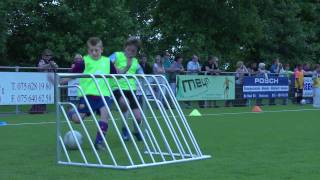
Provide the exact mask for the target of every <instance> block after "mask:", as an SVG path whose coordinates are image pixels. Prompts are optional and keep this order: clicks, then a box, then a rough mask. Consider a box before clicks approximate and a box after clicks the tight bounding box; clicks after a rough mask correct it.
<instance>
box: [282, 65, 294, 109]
mask: <svg viewBox="0 0 320 180" xmlns="http://www.w3.org/2000/svg"><path fill="white" fill-rule="evenodd" d="M292 74H293V72H292V71H290V64H285V66H284V68H282V69H281V70H280V74H279V76H280V77H287V78H288V81H289V87H290V86H291V77H292ZM289 93H290V91H289ZM288 101H289V99H288V98H284V99H283V102H282V105H287V104H288Z"/></svg>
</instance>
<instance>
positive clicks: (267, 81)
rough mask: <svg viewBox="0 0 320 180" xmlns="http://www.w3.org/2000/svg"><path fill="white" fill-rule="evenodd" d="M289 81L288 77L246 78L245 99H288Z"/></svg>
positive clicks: (244, 85) (244, 86)
mask: <svg viewBox="0 0 320 180" xmlns="http://www.w3.org/2000/svg"><path fill="white" fill-rule="evenodd" d="M288 92H289V81H288V78H287V77H269V78H265V77H245V78H244V83H243V98H245V99H262V98H267V99H268V98H287V97H288Z"/></svg>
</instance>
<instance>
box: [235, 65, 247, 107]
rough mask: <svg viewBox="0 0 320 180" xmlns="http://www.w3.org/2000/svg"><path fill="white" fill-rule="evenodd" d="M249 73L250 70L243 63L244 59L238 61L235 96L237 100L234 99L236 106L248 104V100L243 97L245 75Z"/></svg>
mask: <svg viewBox="0 0 320 180" xmlns="http://www.w3.org/2000/svg"><path fill="white" fill-rule="evenodd" d="M248 75H249V70H248V69H247V67H246V66H245V65H244V64H243V62H242V61H238V62H237V69H236V74H235V78H236V82H235V86H236V91H235V96H236V100H234V104H233V105H234V106H245V105H246V104H247V100H246V99H244V98H243V81H244V77H245V76H248Z"/></svg>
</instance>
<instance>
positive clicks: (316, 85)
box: [312, 64, 320, 108]
mask: <svg viewBox="0 0 320 180" xmlns="http://www.w3.org/2000/svg"><path fill="white" fill-rule="evenodd" d="M312 79H313V106H314V107H315V108H320V64H317V65H316V70H315V71H314V72H313V76H312Z"/></svg>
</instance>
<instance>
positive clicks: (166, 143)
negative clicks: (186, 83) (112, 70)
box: [125, 74, 176, 160]
mask: <svg viewBox="0 0 320 180" xmlns="http://www.w3.org/2000/svg"><path fill="white" fill-rule="evenodd" d="M127 76H130V77H133V78H134V79H135V80H136V82H137V83H140V82H139V80H138V79H137V78H136V77H135V75H130V74H127ZM140 77H142V78H143V79H144V80H145V81H146V82H147V84H148V87H149V89H150V92H151V95H152V96H153V98H154V99H156V96H155V94H154V92H153V90H152V87H151V86H150V84H149V83H148V80H147V79H146V78H145V77H144V76H140ZM125 78H127V77H125ZM142 92H143V90H142ZM146 99H147V98H146ZM147 102H148V101H147ZM150 107H151V106H150ZM159 108H160V107H159ZM150 110H151V113H152V114H154V112H153V110H152V108H150ZM155 122H156V125H157V126H158V129H159V131H160V134H161V136H162V139H163V140H164V143H165V145H166V147H167V149H168V151H169V153H170V154H171V157H172V159H173V160H176V158H175V156H174V155H173V152H172V149H171V147H170V144H169V143H168V141H167V139H166V137H165V135H164V133H163V130H162V129H161V126H160V124H159V121H158V119H157V118H155Z"/></svg>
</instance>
